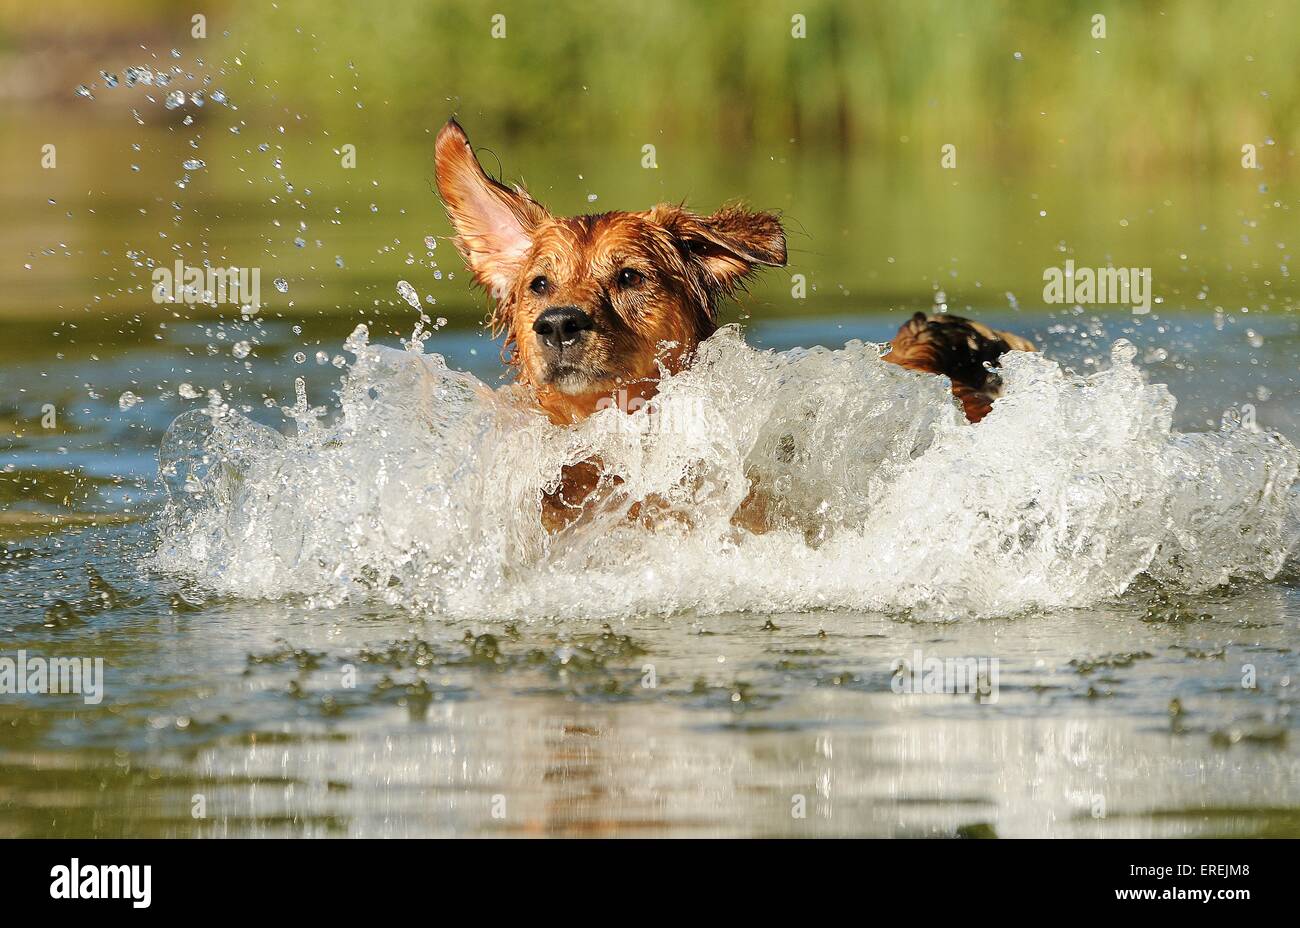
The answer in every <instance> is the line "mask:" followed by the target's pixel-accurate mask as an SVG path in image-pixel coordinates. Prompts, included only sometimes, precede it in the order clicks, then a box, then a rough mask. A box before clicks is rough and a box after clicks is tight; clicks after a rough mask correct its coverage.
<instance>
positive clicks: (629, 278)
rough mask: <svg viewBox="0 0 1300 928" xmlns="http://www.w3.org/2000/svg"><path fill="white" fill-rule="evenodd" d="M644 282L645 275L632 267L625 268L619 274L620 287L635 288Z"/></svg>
mask: <svg viewBox="0 0 1300 928" xmlns="http://www.w3.org/2000/svg"><path fill="white" fill-rule="evenodd" d="M643 280H645V275H644V274H642V273H641V272H640V271H638V270H635V269H633V268H630V267H625V268H623V270H621V271H619V272H618V285H619V286H620V287H635V286H636V285H637V284H639V283H641V281H643Z"/></svg>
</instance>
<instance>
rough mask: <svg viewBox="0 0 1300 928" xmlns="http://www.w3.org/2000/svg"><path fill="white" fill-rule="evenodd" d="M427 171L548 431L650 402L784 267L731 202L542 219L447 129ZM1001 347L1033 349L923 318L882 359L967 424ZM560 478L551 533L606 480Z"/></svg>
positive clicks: (759, 520)
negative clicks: (608, 409) (726, 317)
mask: <svg viewBox="0 0 1300 928" xmlns="http://www.w3.org/2000/svg"><path fill="white" fill-rule="evenodd" d="M434 161H435V175H436V179H437V187H438V195H439V197H440V199H441V200H442V203H443V206H444V207H445V208H446V210H447V215H448V217H449V219H450V220H451V224H452V227H453V229H454V230H455V236H454V238H453V241H454V243H455V246H456V249H457V251H458V252H459V253H460V255H461V257H462V258H463V259H464V261H465V264H466V265H467V266H468V268H469V270H470V272H471V274H472V275H473V277H474V279H475V281H476V282H477V283H478V284H480V285H481V286H482V287H483V288H484V289H485V290H486V291H487V293H488V294H489V296H490V297H491V299H492V311H491V317H490V325H491V328H492V333H493V335H494V336H504V346H503V349H502V357H503V360H504V361H505V363H506V364H507V365H508V366H509V367H510V368H511V369H512V370H513V372H514V375H515V379H516V380H517V381H518V382H519V383H520V384H522V385H523V386H524V387H526V388H528V389H529V390H531V391H532V394H533V395H534V396H535V397H536V402H537V405H538V407H539V408H540V409H541V410H542V411H543V412H544V413H545V414H546V415H547V416H548V417H549V418H550V420H551V422H553V423H555V424H556V425H571V424H573V423H576V422H579V421H581V420H582V419H584V418H586V417H587V416H589V415H591V414H592V413H593V412H595V411H596V410H597V409H599V408H601V407H602V405H607V404H608V403H609V401H610V398H611V397H612V396H614V395H616V394H617V395H618V396H619V397H620V399H621V401H622V402H625V403H628V404H629V405H631V406H633V407H635V406H636V405H638V404H641V403H644V402H646V401H648V400H649V399H651V398H652V397H653V396H654V395H655V391H656V388H657V385H658V382H659V379H660V377H661V376H662V374H663V372H667V373H669V374H676V373H678V372H680V371H681V370H682V369H683V368H685V367H686V366H687V365H689V364H690V362H691V358H692V357H693V354H694V351H695V348H696V347H697V346H698V345H699V344H700V342H702V341H703V340H704V339H706V338H708V337H709V336H710V335H712V334H713V333H714V331H716V329H717V325H718V323H717V318H718V307H719V305H720V303H722V302H723V301H724V300H726V299H727V298H728V297H729V296H731V295H733V294H734V293H735V292H736V291H737V290H738V289H739V288H741V287H742V286H743V284H744V282H745V281H746V280H747V279H748V278H750V277H751V276H752V275H754V274H756V273H757V272H759V271H760V270H762V269H764V268H771V267H784V266H785V264H786V239H785V230H784V228H783V227H782V225H781V219H780V217H779V216H778V215H777V214H775V213H770V212H761V211H756V210H750V209H748V208H746V207H744V206H742V205H734V204H733V205H728V206H723V207H722V208H721V209H719V210H717V211H716V212H714V213H712V214H710V215H700V214H698V213H695V212H693V211H691V210H688V209H686V208H685V207H683V206H680V205H674V204H668V203H661V204H659V205H657V206H652V207H651V208H649V209H647V210H642V211H639V212H608V213H601V214H598V215H586V216H553V215H551V213H550V212H549V211H547V209H546V208H545V207H543V206H542V205H541V204H540V203H538V202H537V201H536V200H534V199H533V198H532V196H530V195H529V194H528V192H527V191H526V190H525V189H524V188H523V187H519V186H515V187H507V186H506V185H504V184H502V183H500V182H498V181H496V180H494V179H493V178H492V177H490V176H488V174H487V172H485V171H484V170H483V167H482V166H481V165H480V164H479V161H478V158H477V157H476V156H475V154H474V150H473V148H472V147H471V146H470V142H469V138H468V137H467V136H466V134H465V131H464V130H463V129H462V128H461V127H460V125H459V124H458V123H457V122H456V120H455V119H452V120H449V121H448V122H447V124H446V125H445V126H443V128H442V130H441V131H440V132H439V133H438V137H437V141H436V143H435V155H434ZM1011 350H1017V351H1033V350H1035V349H1034V345H1033V344H1032V343H1031V342H1030V341H1028V340H1027V339H1024V338H1021V337H1020V336H1017V335H1014V334H1011V333H1009V332H1000V331H996V330H994V329H990V328H988V327H987V326H984V325H981V324H980V323H978V322H973V321H970V320H967V319H963V318H961V317H959V316H952V315H927V314H925V313H919V312H918V313H916V314H915V315H914V316H912V317H911V318H910V319H909V320H908V321H907V322H905V323H903V325H902V327H901V328H900V329H899V331H898V334H897V335H896V336H895V337H894V339H893V340H892V341H891V342H890V350H889V352H888V353H887V354H885V355H884V359H885V360H886V361H890V362H892V363H894V364H898V365H901V366H903V367H906V368H910V369H912V370H916V371H923V372H925V373H929V374H937V375H942V376H945V377H947V378H948V379H949V380H950V381H951V384H952V392H953V395H954V396H955V397H956V399H957V400H958V401H959V402H960V403H961V405H962V408H963V410H964V411H965V414H966V417H967V418H968V419H969V420H970V421H972V422H978V421H979V420H980V419H982V418H984V416H986V415H987V414H988V412H989V411H990V409H991V408H992V405H993V402H994V400H995V399H996V398H997V396H998V393H999V391H1000V387H1001V382H1000V381H999V379H998V377H997V375H996V373H995V372H994V371H992V370H990V368H991V367H993V366H995V365H996V363H997V360H998V358H1000V357H1001V356H1002V355H1003V354H1005V353H1006V352H1007V351H1011ZM561 478H562V479H561V482H560V485H559V487H558V489H557V490H555V491H554V492H553V493H549V494H545V495H544V498H543V499H542V501H541V502H542V520H543V523H544V524H545V526H546V528H547V530H548V531H557V530H559V529H562V528H564V527H565V526H567V525H569V524H571V523H572V522H573V521H575V520H576V519H578V518H580V517H581V515H582V513H583V511H584V508H585V507H588V506H589V505H590V504H591V502H592V501H593V500H594V499H596V498H597V496H598V494H599V489H600V487H601V485H602V479H603V478H602V473H601V468H600V463H599V462H598V461H588V462H582V463H580V464H577V465H572V466H569V467H566V468H565V469H564V473H563V474H562V475H561ZM639 508H640V507H639V506H638V511H634V512H633V516H634V517H635V516H637V515H639V514H640V513H639ZM766 510H767V506H766V505H765V504H764V500H763V496H762V493H761V492H760V490H759V488H757V487H755V488H754V490H753V492H751V493H750V496H749V498H748V499H746V501H745V503H744V504H742V506H741V509H740V511H739V512H738V513H737V516H736V518H735V519H734V520H733V521H734V522H735V523H736V524H737V525H738V526H741V527H744V528H747V529H749V530H751V531H763V530H765V529H766V528H768V527H769V526H768V524H767V517H766Z"/></svg>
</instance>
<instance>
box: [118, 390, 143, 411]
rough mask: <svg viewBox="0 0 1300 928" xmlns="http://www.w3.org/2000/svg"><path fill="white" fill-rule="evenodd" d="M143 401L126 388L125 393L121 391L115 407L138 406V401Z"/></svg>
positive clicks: (128, 407)
mask: <svg viewBox="0 0 1300 928" xmlns="http://www.w3.org/2000/svg"><path fill="white" fill-rule="evenodd" d="M143 402H144V400H142V399H140V397H138V396H136V395H135V394H134V393H132V392H131V391H130V390H127V391H126V392H125V393H123V394H122V395H121V396H119V397H118V398H117V408H118V409H130V408H131V407H132V406H138V405H139V404H140V403H143Z"/></svg>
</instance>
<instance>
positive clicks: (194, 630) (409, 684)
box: [0, 527, 1300, 836]
mask: <svg viewBox="0 0 1300 928" xmlns="http://www.w3.org/2000/svg"><path fill="white" fill-rule="evenodd" d="M145 543H146V541H145V539H144V537H142V532H141V529H139V528H138V527H127V528H115V529H107V530H104V529H96V530H85V531H83V532H79V533H69V534H65V535H63V536H61V537H56V538H54V539H51V540H40V541H28V542H22V543H18V544H11V546H10V558H9V559H8V560H7V561H6V562H5V574H7V578H6V583H7V584H9V585H10V586H11V588H13V587H16V588H18V589H20V590H24V591H26V594H25V595H24V596H23V597H22V601H20V602H19V603H18V604H17V608H16V609H13V610H12V611H11V613H10V615H9V616H8V617H7V618H6V620H5V622H6V627H7V633H6V638H7V639H8V640H9V642H10V643H11V646H12V647H14V648H17V647H25V648H27V649H28V650H29V651H33V652H40V653H43V654H46V655H49V656H55V655H82V654H95V655H102V656H103V657H104V659H105V662H106V664H107V666H108V687H107V689H108V696H107V698H106V699H105V701H104V703H103V704H102V705H100V706H84V705H82V704H80V701H79V700H78V699H77V698H76V697H74V696H57V697H56V696H43V697H28V698H26V699H25V700H22V699H15V698H13V697H6V698H5V699H4V701H3V702H2V703H0V706H3V708H0V719H2V721H3V730H4V731H5V733H6V734H5V738H4V742H3V747H2V748H0V810H3V817H2V818H0V827H2V828H3V831H4V833H5V834H10V835H50V834H56V835H83V834H94V835H174V834H180V835H186V834H201V835H246V834H252V835H284V834H310V835H333V834H339V835H342V834H347V835H425V834H566V835H576V834H581V835H597V834H707V835H719V834H755V835H813V834H815V835H862V834H869V835H949V834H962V833H973V834H981V833H987V832H990V831H991V832H993V833H996V834H998V835H1002V836H1012V835H1033V834H1048V835H1125V836H1135V835H1293V836H1294V835H1296V834H1300V776H1298V775H1297V774H1300V752H1298V751H1297V745H1296V741H1295V714H1294V712H1293V711H1292V710H1293V708H1294V705H1295V695H1294V694H1295V691H1296V690H1295V684H1294V681H1293V680H1291V679H1288V675H1293V674H1294V671H1295V661H1294V646H1295V640H1296V639H1295V634H1296V623H1297V618H1300V591H1297V589H1296V588H1295V585H1294V578H1292V580H1291V581H1290V582H1289V583H1288V584H1282V585H1265V586H1254V587H1248V588H1241V589H1232V590H1227V591H1224V592H1222V593H1219V594H1216V595H1214V596H1208V597H1202V598H1200V599H1198V600H1196V601H1194V602H1193V601H1172V602H1171V601H1167V600H1163V599H1162V598H1161V597H1160V596H1159V595H1157V594H1156V593H1154V592H1152V591H1149V590H1148V591H1138V592H1136V593H1134V594H1130V595H1129V596H1128V597H1126V598H1125V600H1124V601H1123V602H1121V603H1117V604H1113V605H1111V606H1107V607H1105V608H1101V609H1094V610H1087V611H1081V612H1073V613H1064V614H1057V615H1038V616H1022V617H1018V618H1016V619H1008V620H997V621H982V622H964V623H951V624H931V623H909V622H906V621H902V620H898V619H888V618H884V617H879V616H864V615H842V614H805V615H785V616H770V617H764V616H754V615H736V616H719V617H715V618H711V619H709V620H707V621H704V622H700V621H694V620H692V619H691V618H690V617H688V616H677V617H672V618H654V619H648V618H642V619H637V618H629V619H627V620H626V621H624V622H620V623H617V624H616V625H614V626H613V627H609V628H604V629H600V628H573V627H569V626H567V625H566V624H565V623H563V622H556V623H553V624H548V623H538V624H534V625H529V626H523V627H519V626H515V625H508V624H502V623H493V622H485V623H480V624H476V625H464V624H444V623H440V622H438V623H434V622H428V623H426V622H421V621H419V620H418V619H415V618H412V617H410V616H404V615H396V614H391V613H378V612H367V611H366V610H364V609H350V610H340V611H334V612H329V613H313V612H310V611H306V610H303V609H299V608H295V607H293V606H291V605H286V604H269V603H239V602H201V601H197V599H194V600H192V599H189V598H187V597H191V596H193V593H192V591H190V592H187V591H185V590H178V589H177V588H176V586H175V584H174V583H170V582H168V581H166V580H163V579H161V578H150V577H139V576H137V572H136V571H135V570H134V569H133V567H132V565H131V563H130V558H131V556H132V554H133V553H134V552H137V551H139V550H141V548H142V547H143V546H144V545H145ZM20 552H25V553H20ZM15 555H17V556H16V557H15ZM86 559H93V560H94V561H95V562H96V563H98V564H100V565H101V567H104V568H109V569H110V570H111V572H110V573H109V574H108V575H107V576H106V577H105V578H104V579H105V581H106V582H107V584H108V585H109V586H111V588H112V589H113V591H114V592H113V594H112V595H113V598H114V601H115V602H116V603H117V605H116V607H115V608H112V609H109V610H106V611H101V612H93V611H91V610H90V608H88V607H86V606H85V605H84V604H75V606H74V608H76V609H77V610H78V613H79V616H80V618H79V619H78V620H76V621H75V622H73V623H71V624H61V625H58V626H57V627H54V628H49V627H46V626H45V625H44V624H43V623H42V620H41V619H40V618H36V619H35V620H34V621H33V620H32V618H31V617H33V616H39V615H40V613H39V611H38V610H37V607H38V606H39V601H40V600H43V599H44V598H45V596H47V595H49V594H52V593H55V592H58V593H65V594H66V596H67V598H68V599H69V601H75V600H76V599H77V598H78V595H79V592H78V593H74V592H73V591H74V590H76V589H77V588H78V587H81V588H83V589H84V588H85V587H86V581H85V578H84V568H82V567H81V565H80V563H79V562H81V561H83V560H86ZM916 649H922V650H923V651H925V652H926V653H927V654H931V655H935V656H940V657H942V656H952V655H963V656H966V655H981V656H989V657H996V658H997V659H998V660H999V661H1000V664H1001V672H1000V680H999V684H1000V686H999V691H998V693H997V699H996V702H992V703H990V702H987V701H983V702H981V701H980V700H979V699H977V698H975V697H972V696H951V695H898V694H896V693H895V692H893V689H892V688H891V686H890V681H891V670H892V667H893V664H894V661H896V660H897V659H899V658H905V659H907V658H910V656H911V655H912V653H913V651H914V650H916ZM1246 664H1250V665H1253V666H1254V667H1255V668H1256V674H1257V680H1258V688H1257V689H1254V690H1249V689H1243V688H1242V686H1241V681H1242V667H1243V665H1246ZM349 683H354V685H349ZM647 683H653V684H654V686H653V687H648V686H647V685H646V684H647ZM195 809H200V810H201V811H203V812H204V814H205V815H206V817H205V818H201V819H196V818H194V817H193V815H192V813H193V812H194V810H195ZM798 811H802V812H803V813H804V814H805V816H806V817H802V818H801V817H798V815H797V812H798Z"/></svg>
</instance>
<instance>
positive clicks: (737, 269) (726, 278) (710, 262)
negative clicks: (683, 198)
mask: <svg viewBox="0 0 1300 928" xmlns="http://www.w3.org/2000/svg"><path fill="white" fill-rule="evenodd" d="M651 216H652V218H654V219H655V221H657V222H659V223H661V224H663V225H664V226H665V227H666V228H667V229H668V230H669V232H671V233H672V234H673V236H674V237H675V238H676V239H677V240H678V241H679V242H680V243H681V244H682V246H683V247H684V248H685V249H686V251H687V252H688V254H689V256H690V260H691V263H692V265H693V266H695V267H696V268H697V269H698V270H699V271H700V273H701V276H702V277H703V279H704V284H705V287H706V289H707V290H708V291H709V292H710V293H711V294H715V295H716V294H722V295H725V294H727V293H730V292H731V291H732V290H734V289H735V288H736V287H737V286H738V285H739V284H740V283H741V281H743V280H744V279H745V278H746V277H748V276H749V275H750V274H752V273H754V272H755V271H757V270H758V269H759V268H760V267H785V230H784V229H783V228H782V227H781V220H780V218H779V217H777V215H776V214H775V213H759V212H753V211H750V210H747V209H745V208H744V207H743V206H738V205H731V206H724V207H722V209H720V210H718V211H717V212H716V213H714V214H713V215H712V216H699V215H696V214H695V213H692V212H690V211H689V210H685V209H681V208H680V207H676V206H668V205H663V206H656V207H655V208H654V210H652V211H651Z"/></svg>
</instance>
